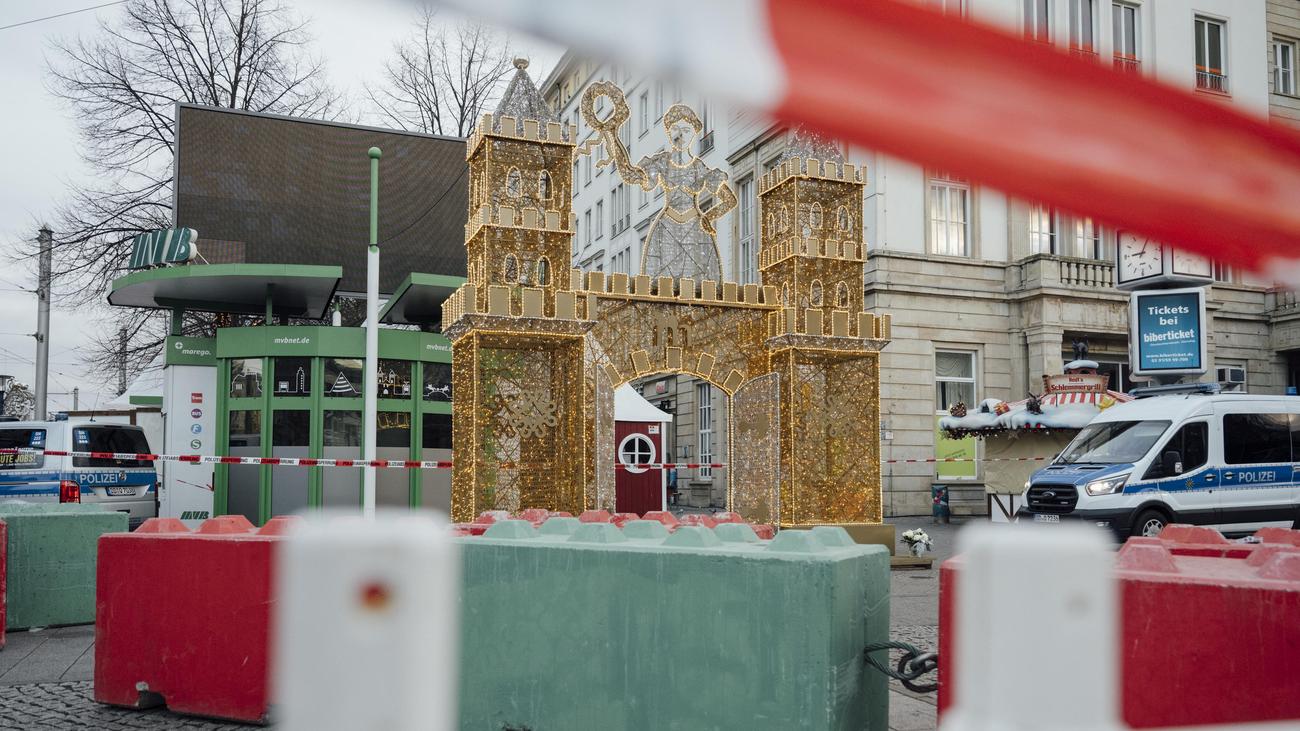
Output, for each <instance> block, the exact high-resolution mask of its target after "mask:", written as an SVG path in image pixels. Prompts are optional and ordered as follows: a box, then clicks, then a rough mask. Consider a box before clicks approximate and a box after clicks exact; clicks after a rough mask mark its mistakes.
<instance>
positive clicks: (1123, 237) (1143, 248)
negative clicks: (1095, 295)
mask: <svg viewBox="0 0 1300 731" xmlns="http://www.w3.org/2000/svg"><path fill="white" fill-rule="evenodd" d="M1115 238H1116V245H1115V287H1116V288H1118V289H1132V288H1135V287H1139V286H1142V285H1144V284H1146V283H1147V282H1149V281H1153V280H1154V279H1155V278H1156V277H1159V276H1160V275H1161V274H1163V273H1164V258H1165V257H1164V247H1163V246H1161V245H1160V242H1159V241H1153V240H1152V239H1150V238H1147V237H1146V236H1143V235H1142V234H1137V233H1133V232H1132V231H1120V232H1119V233H1118V234H1116V237H1115Z"/></svg>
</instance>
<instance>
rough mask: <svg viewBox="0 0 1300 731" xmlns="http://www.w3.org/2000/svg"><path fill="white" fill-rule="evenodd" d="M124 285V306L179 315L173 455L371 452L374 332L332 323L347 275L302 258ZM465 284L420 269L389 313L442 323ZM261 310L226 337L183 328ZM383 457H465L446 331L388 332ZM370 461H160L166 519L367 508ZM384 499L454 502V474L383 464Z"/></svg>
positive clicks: (182, 272) (170, 361) (120, 290)
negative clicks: (365, 434)
mask: <svg viewBox="0 0 1300 731" xmlns="http://www.w3.org/2000/svg"><path fill="white" fill-rule="evenodd" d="M174 264H178V265H173V266H164V267H159V268H151V269H142V270H139V271H135V272H132V273H130V274H127V275H126V276H123V277H121V278H119V279H117V280H115V281H114V282H113V283H112V285H111V289H110V293H109V295H108V301H109V303H110V304H112V305H116V306H120V307H143V308H148V309H163V310H169V311H170V312H171V334H170V335H169V336H168V337H167V339H166V343H165V346H164V347H165V356H164V375H163V379H164V389H163V405H162V411H163V419H164V441H163V444H161V445H151V446H152V447H153V449H154V451H155V452H159V453H162V454H167V455H203V456H235V457H298V458H334V459H361V455H362V452H361V450H362V447H363V444H362V421H361V413H362V383H363V361H364V358H365V331H364V328H360V327H336V326H330V325H325V324H288V323H289V321H290V320H291V319H296V320H315V321H317V322H322V323H323V322H328V321H329V317H330V314H331V313H330V311H329V310H330V304H331V302H332V300H333V298H334V295H335V293H336V290H337V289H338V286H339V282H340V280H341V279H342V277H343V270H342V268H341V267H338V266H312V265H290V264H195V263H189V264H180V263H174ZM463 282H464V280H463V279H461V278H459V277H453V276H444V275H435V274H411V275H410V276H408V277H407V279H406V281H404V282H403V283H402V284H401V285H400V287H399V288H398V289H397V290H396V291H395V292H394V293H393V296H392V297H390V298H389V301H388V304H387V305H386V307H385V308H384V309H383V311H382V312H381V313H380V317H379V320H380V322H383V323H388V324H418V323H420V322H428V321H429V320H430V319H431V318H432V313H433V312H435V311H436V309H434V310H430V308H436V307H437V305H438V304H440V303H441V301H442V300H444V299H446V297H447V296H448V294H449V293H451V292H453V291H454V290H455V289H456V287H458V286H460V284H462V283H463ZM187 311H192V312H211V313H219V314H227V315H246V316H247V315H252V316H259V315H260V316H261V322H260V323H258V324H254V325H248V326H237V327H218V328H217V330H216V337H213V338H204V337H190V336H185V335H183V334H181V322H182V317H183V315H184V313H185V312H187ZM377 375H378V382H379V392H378V417H377V418H378V425H377V426H378V429H377V438H376V448H377V449H376V456H377V458H378V459H390V460H437V461H449V460H450V459H451V396H452V393H451V345H450V343H449V342H448V341H447V339H446V338H445V337H443V336H442V335H440V334H437V333H431V332H422V331H419V330H414V329H412V330H398V329H381V330H380V332H379V367H378V369H377ZM361 471H362V468H360V467H347V468H338V467H335V468H323V467H302V466H287V465H281V466H272V465H252V464H212V463H194V462H179V461H163V462H160V463H159V473H160V481H161V483H160V484H161V489H160V490H159V515H160V516H162V517H174V518H179V519H181V520H182V521H184V522H185V523H186V524H187V525H190V526H191V527H193V526H196V525H197V524H198V523H199V522H201V521H202V520H204V519H206V518H208V517H211V516H213V515H222V514H226V513H233V514H240V515H244V516H246V517H247V518H248V519H249V520H250V521H252V522H253V523H254V524H256V525H260V524H262V523H264V522H266V521H267V520H268V519H270V518H271V516H273V515H283V514H287V513H291V512H295V511H297V510H301V509H303V508H308V507H330V508H337V509H355V510H356V511H357V512H358V513H359V512H360V509H361V479H362V477H361ZM378 472H379V474H378V476H377V485H376V495H377V497H376V502H377V504H378V505H380V506H390V507H391V506H406V507H426V508H434V509H438V510H442V511H444V512H446V511H448V510H449V509H450V502H451V474H450V471H449V470H418V469H404V468H389V469H382V470H379V471H378Z"/></svg>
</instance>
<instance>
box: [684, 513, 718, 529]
mask: <svg viewBox="0 0 1300 731" xmlns="http://www.w3.org/2000/svg"><path fill="white" fill-rule="evenodd" d="M681 522H682V525H702V526H704V527H705V528H714V527H716V526H717V525H718V521H716V520H714V519H713V517H712V516H709V515H702V514H699V513H690V514H688V515H683V516H682V518H681Z"/></svg>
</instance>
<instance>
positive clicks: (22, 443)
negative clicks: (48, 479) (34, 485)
mask: <svg viewBox="0 0 1300 731" xmlns="http://www.w3.org/2000/svg"><path fill="white" fill-rule="evenodd" d="M24 448H33V449H44V448H45V430H44V429H0V449H24ZM44 464H45V455H43V454H33V453H31V452H28V453H26V454H17V453H6V454H0V470H33V469H36V468H38V467H41V466H43V465H44Z"/></svg>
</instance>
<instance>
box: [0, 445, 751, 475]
mask: <svg viewBox="0 0 1300 731" xmlns="http://www.w3.org/2000/svg"><path fill="white" fill-rule="evenodd" d="M0 454H44V455H47V456H50V457H87V458H90V459H120V460H128V459H129V460H133V461H137V462H187V463H190V464H246V465H273V466H276V465H278V466H281V467H379V468H385V469H387V468H392V469H411V470H449V469H451V467H452V463H451V462H450V461H445V460H418V459H406V460H403V459H375V460H370V461H366V460H364V459H325V458H320V459H317V458H312V457H220V456H217V455H212V454H147V453H137V452H68V451H64V450H60V449H33V448H31V447H20V448H16V449H0ZM500 466H501V467H503V468H505V469H513V468H514V467H515V466H516V465H515V464H514V463H512V462H502V463H501V464H500ZM614 467H615V468H616V469H627V468H628V467H635V468H636V469H671V468H677V469H699V468H701V467H705V468H709V469H725V468H726V467H727V465H726V463H723V462H655V463H649V464H638V465H625V464H623V463H621V462H617V463H615V464H614Z"/></svg>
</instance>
